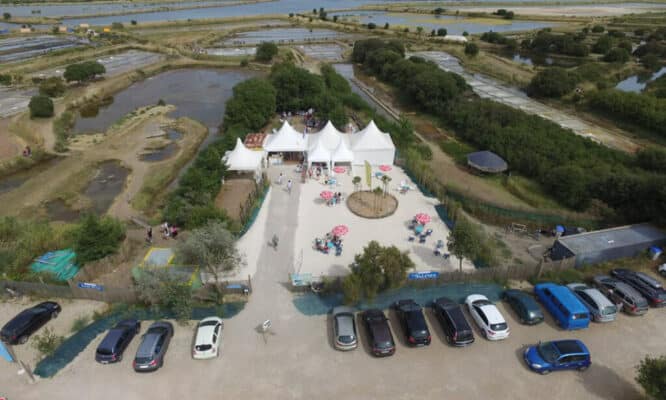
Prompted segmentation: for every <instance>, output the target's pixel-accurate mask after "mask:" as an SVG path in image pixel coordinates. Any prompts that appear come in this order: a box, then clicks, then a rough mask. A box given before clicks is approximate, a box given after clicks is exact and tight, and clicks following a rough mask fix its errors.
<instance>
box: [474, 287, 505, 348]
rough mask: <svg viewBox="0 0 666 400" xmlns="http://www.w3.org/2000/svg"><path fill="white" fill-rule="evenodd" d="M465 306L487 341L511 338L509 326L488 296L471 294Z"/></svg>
mask: <svg viewBox="0 0 666 400" xmlns="http://www.w3.org/2000/svg"><path fill="white" fill-rule="evenodd" d="M465 304H467V308H468V309H469V313H470V314H471V315H472V318H474V322H476V324H477V325H478V326H479V328H481V331H482V332H483V335H484V336H485V337H486V339H488V340H502V339H506V338H508V337H509V332H510V331H509V325H508V324H507V323H506V320H504V317H503V316H502V314H501V313H500V312H499V310H498V309H497V307H496V306H495V305H494V304H493V303H491V302H490V300H488V298H487V297H486V296H483V295H480V294H471V295H469V296H467V299H465Z"/></svg>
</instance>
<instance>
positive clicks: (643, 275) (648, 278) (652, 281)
mask: <svg viewBox="0 0 666 400" xmlns="http://www.w3.org/2000/svg"><path fill="white" fill-rule="evenodd" d="M636 276H638V277H639V278H640V279H641V280H642V281H644V282H645V283H647V284H648V285H650V286H652V288H653V289H661V288H663V285H662V284H661V282H659V281H658V280H657V279H655V278H654V277H652V276H651V275H648V274H646V273H644V272H636Z"/></svg>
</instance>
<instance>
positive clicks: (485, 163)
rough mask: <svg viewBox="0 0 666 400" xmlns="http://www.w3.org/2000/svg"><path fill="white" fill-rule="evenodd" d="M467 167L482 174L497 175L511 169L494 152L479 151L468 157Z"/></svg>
mask: <svg viewBox="0 0 666 400" xmlns="http://www.w3.org/2000/svg"><path fill="white" fill-rule="evenodd" d="M467 165H469V166H470V167H472V168H474V169H477V170H479V171H481V172H487V173H491V174H496V173H499V172H504V171H506V170H507V168H508V167H509V166H508V165H507V163H506V161H504V160H503V159H502V157H500V156H498V155H497V154H495V153H493V152H492V151H477V152H476V153H470V154H468V155H467Z"/></svg>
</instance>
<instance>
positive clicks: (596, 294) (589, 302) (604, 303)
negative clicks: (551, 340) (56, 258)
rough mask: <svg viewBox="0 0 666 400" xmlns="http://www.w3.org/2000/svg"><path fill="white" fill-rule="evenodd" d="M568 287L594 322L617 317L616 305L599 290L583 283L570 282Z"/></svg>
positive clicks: (611, 319)
mask: <svg viewBox="0 0 666 400" xmlns="http://www.w3.org/2000/svg"><path fill="white" fill-rule="evenodd" d="M567 287H568V288H569V289H571V291H572V292H574V294H575V295H576V297H578V299H579V300H580V301H581V302H582V303H583V304H584V305H585V307H587V309H588V310H590V314H591V315H592V320H593V321H595V322H611V321H615V318H616V317H617V307H616V306H615V304H613V303H612V302H611V301H610V300H608V298H607V297H606V296H604V295H603V294H602V293H601V292H600V291H599V290H597V289H594V288H591V287H589V286H587V285H585V284H583V283H570V284H568V285H567Z"/></svg>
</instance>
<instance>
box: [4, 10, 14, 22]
mask: <svg viewBox="0 0 666 400" xmlns="http://www.w3.org/2000/svg"><path fill="white" fill-rule="evenodd" d="M2 18H3V19H4V20H5V21H8V20H10V19H12V15H11V14H10V13H8V12H6V13H2Z"/></svg>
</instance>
